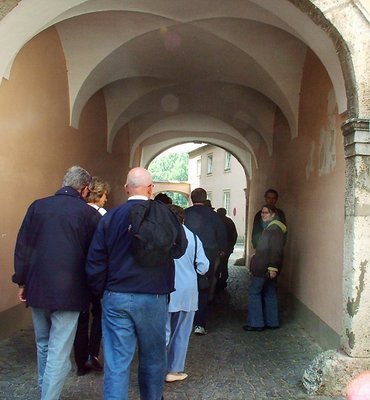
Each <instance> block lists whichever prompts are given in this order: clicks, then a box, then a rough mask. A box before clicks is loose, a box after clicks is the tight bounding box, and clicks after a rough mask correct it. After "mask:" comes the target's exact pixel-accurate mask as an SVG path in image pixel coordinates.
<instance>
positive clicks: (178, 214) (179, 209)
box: [167, 204, 185, 224]
mask: <svg viewBox="0 0 370 400" xmlns="http://www.w3.org/2000/svg"><path fill="white" fill-rule="evenodd" d="M167 207H168V208H169V209H170V210H171V211H172V212H173V213H174V214H175V215H176V217H177V219H178V220H179V222H180V224H182V223H183V222H184V216H185V212H184V209H183V208H182V207H180V206H177V205H176V204H167Z"/></svg>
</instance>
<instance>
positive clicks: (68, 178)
mask: <svg viewBox="0 0 370 400" xmlns="http://www.w3.org/2000/svg"><path fill="white" fill-rule="evenodd" d="M90 182H91V175H90V174H89V173H88V172H87V171H86V170H85V169H83V168H82V167H80V166H78V165H74V166H73V167H71V168H68V169H67V172H66V173H65V175H64V178H63V186H70V187H72V188H73V189H76V190H81V189H83V188H84V187H86V186H89V184H90Z"/></svg>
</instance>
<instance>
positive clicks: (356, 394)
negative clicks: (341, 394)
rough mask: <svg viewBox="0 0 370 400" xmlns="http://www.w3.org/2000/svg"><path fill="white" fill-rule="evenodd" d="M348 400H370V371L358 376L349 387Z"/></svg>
mask: <svg viewBox="0 0 370 400" xmlns="http://www.w3.org/2000/svg"><path fill="white" fill-rule="evenodd" d="M347 400H370V371H366V372H363V373H361V374H360V375H358V376H356V378H355V379H353V381H352V382H351V383H350V384H349V385H348V387H347Z"/></svg>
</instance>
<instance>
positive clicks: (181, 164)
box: [148, 153, 189, 181]
mask: <svg viewBox="0 0 370 400" xmlns="http://www.w3.org/2000/svg"><path fill="white" fill-rule="evenodd" d="M188 164H189V155H188V153H167V154H163V155H159V156H158V157H156V158H155V159H154V160H153V161H152V162H151V163H150V165H149V168H148V169H149V171H150V173H151V174H152V177H153V180H154V181H187V180H188Z"/></svg>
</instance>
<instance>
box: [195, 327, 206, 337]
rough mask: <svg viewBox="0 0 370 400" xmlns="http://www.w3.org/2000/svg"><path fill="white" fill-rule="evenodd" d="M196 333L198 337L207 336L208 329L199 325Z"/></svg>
mask: <svg viewBox="0 0 370 400" xmlns="http://www.w3.org/2000/svg"><path fill="white" fill-rule="evenodd" d="M194 333H195V334H196V335H207V333H208V332H207V329H206V328H203V326H199V325H197V326H196V327H195V328H194Z"/></svg>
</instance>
